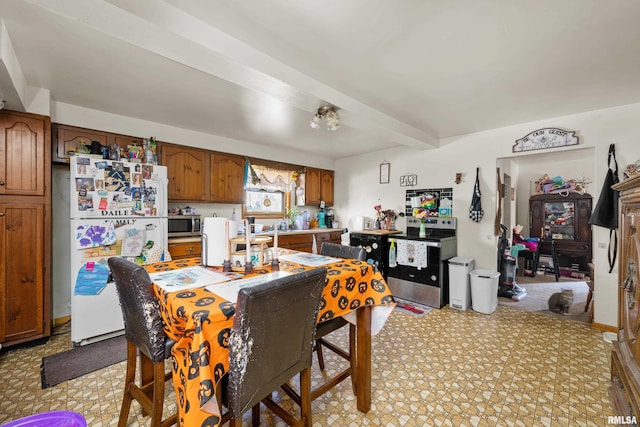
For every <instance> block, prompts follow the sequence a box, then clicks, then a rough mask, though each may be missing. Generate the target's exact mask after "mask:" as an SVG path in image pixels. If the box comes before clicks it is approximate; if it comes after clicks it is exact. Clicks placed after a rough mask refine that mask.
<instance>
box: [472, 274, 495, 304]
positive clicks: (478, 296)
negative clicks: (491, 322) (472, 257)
mask: <svg viewBox="0 0 640 427" xmlns="http://www.w3.org/2000/svg"><path fill="white" fill-rule="evenodd" d="M469 275H470V276H471V301H473V303H472V306H473V310H474V311H477V312H479V313H484V314H491V313H493V312H494V311H495V310H496V307H497V306H498V281H499V279H500V273H498V272H496V271H491V270H473V271H471V272H470V273H469Z"/></svg>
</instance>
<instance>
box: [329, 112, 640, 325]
mask: <svg viewBox="0 0 640 427" xmlns="http://www.w3.org/2000/svg"><path fill="white" fill-rule="evenodd" d="M638 117H640V104H634V105H629V106H624V107H617V108H610V109H606V110H598V111H593V112H588V113H583V114H575V115H570V116H564V117H556V118H552V119H548V120H543V121H537V122H531V123H525V124H520V125H516V126H510V127H505V128H500V129H493V130H490V131H486V132H479V133H475V134H470V135H462V136H458V137H452V138H447V139H445V140H443V141H442V146H441V148H439V149H435V150H425V151H418V150H411V149H394V150H385V151H380V152H375V153H369V154H365V155H362V156H356V157H350V158H345V159H341V160H338V161H337V162H336V170H335V171H336V173H335V188H336V195H335V198H336V204H335V206H334V207H335V208H336V212H337V215H338V217H339V218H340V220H341V221H344V220H346V219H349V218H350V217H353V216H356V215H366V216H372V214H373V206H374V205H375V204H377V203H381V204H382V206H383V208H385V209H388V208H392V209H396V210H401V209H402V207H403V204H404V194H405V188H403V187H400V185H399V179H400V176H401V175H405V174H410V173H414V174H417V175H418V185H417V188H425V187H453V189H454V200H453V215H454V216H456V217H458V255H463V256H470V257H473V258H475V259H476V266H477V267H478V268H487V269H494V270H495V268H496V259H497V250H496V244H497V242H496V237H495V236H494V216H495V212H496V196H495V193H496V176H495V174H496V173H495V170H496V161H497V159H501V158H507V157H508V158H517V157H520V156H528V155H539V154H544V153H552V154H553V155H554V156H556V157H557V158H558V159H560V161H567V160H568V159H571V158H572V156H576V155H577V154H576V153H575V151H576V150H578V151H579V150H582V149H584V148H587V147H589V148H591V149H592V153H593V159H594V160H593V162H592V163H591V164H589V161H588V160H585V164H584V170H582V169H583V168H581V167H580V168H579V169H580V173H584V174H585V175H587V176H590V177H591V178H592V180H593V184H591V192H592V194H594V205H595V202H596V200H595V199H597V197H598V195H599V193H600V187H601V186H602V182H603V180H604V177H605V174H606V171H607V168H606V158H607V152H608V147H609V144H611V143H614V144H615V145H616V151H617V154H618V163H619V165H620V167H621V168H624V165H626V164H628V163H632V162H635V161H636V160H638V158H640V149H638V148H637V141H638V140H640V121H639V120H638ZM544 127H558V128H562V129H566V130H572V131H576V132H577V135H578V136H579V137H580V143H579V145H578V146H573V147H569V148H555V149H550V150H539V151H535V152H529V153H523V154H517V155H515V154H514V153H513V152H512V146H513V144H514V143H515V141H516V140H517V139H519V138H522V137H523V136H525V135H527V134H528V133H529V132H531V131H534V130H537V129H540V128H544ZM563 159H564V160H563ZM385 160H386V161H388V162H389V163H391V183H390V184H379V180H378V174H379V164H380V163H382V162H383V161H385ZM514 161H515V160H514ZM594 165H595V166H594ZM476 167H479V168H480V189H481V192H482V206H483V208H484V211H485V216H484V219H483V220H482V221H481V222H480V223H475V222H473V221H471V220H470V219H469V218H468V210H469V204H470V202H471V196H472V191H473V184H474V178H475V170H476ZM456 172H462V173H463V178H462V182H461V183H460V184H459V185H456V184H455V183H454V180H455V173H456ZM560 172H561V171H560ZM546 173H550V174H551V173H553V172H552V171H548V172H546ZM512 177H513V175H512ZM520 181H524V182H526V181H528V178H525V179H524V180H518V182H520ZM520 185H521V184H520ZM521 192H523V191H521ZM526 198H527V199H528V195H527V196H526ZM608 240H609V232H608V230H606V229H603V228H601V227H594V228H593V244H594V253H593V255H594V257H593V260H594V264H595V271H596V278H595V284H596V289H595V312H594V321H595V323H599V324H603V325H609V326H615V325H617V295H618V291H617V271H614V272H613V273H612V274H608V273H607V272H608V268H607V265H608V263H607V252H606V248H604V249H603V248H601V247H600V246H602V244H605V247H606V244H607V243H608Z"/></svg>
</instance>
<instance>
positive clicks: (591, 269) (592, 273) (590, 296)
mask: <svg viewBox="0 0 640 427" xmlns="http://www.w3.org/2000/svg"><path fill="white" fill-rule="evenodd" d="M587 265H588V267H589V278H588V279H587V280H586V282H587V286H589V293H588V294H587V302H586V304H585V305H584V312H585V313H586V312H587V311H588V310H589V306H590V305H591V300H592V299H593V290H594V283H595V280H596V277H595V271H594V265H593V263H592V262H590V263H589V264H587ZM589 320H590V321H591V323H593V308H592V309H591V314H590V315H589Z"/></svg>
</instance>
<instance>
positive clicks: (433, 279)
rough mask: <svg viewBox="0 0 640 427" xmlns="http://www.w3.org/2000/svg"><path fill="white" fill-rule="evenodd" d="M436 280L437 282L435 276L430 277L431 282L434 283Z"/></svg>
mask: <svg viewBox="0 0 640 427" xmlns="http://www.w3.org/2000/svg"><path fill="white" fill-rule="evenodd" d="M436 280H438V276H436V275H435V274H432V275H431V281H432V282H435V281H436Z"/></svg>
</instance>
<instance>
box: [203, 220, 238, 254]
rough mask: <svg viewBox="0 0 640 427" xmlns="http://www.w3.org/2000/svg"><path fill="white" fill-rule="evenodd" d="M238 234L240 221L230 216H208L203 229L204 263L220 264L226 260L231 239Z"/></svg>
mask: <svg viewBox="0 0 640 427" xmlns="http://www.w3.org/2000/svg"><path fill="white" fill-rule="evenodd" d="M237 235H238V223H237V222H236V221H229V220H228V218H222V217H207V218H205V219H204V227H203V229H202V264H203V265H206V266H220V265H222V264H223V262H224V261H225V258H226V255H227V247H228V245H229V240H230V239H232V238H234V237H236V236H237Z"/></svg>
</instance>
